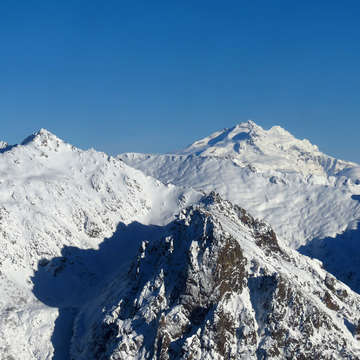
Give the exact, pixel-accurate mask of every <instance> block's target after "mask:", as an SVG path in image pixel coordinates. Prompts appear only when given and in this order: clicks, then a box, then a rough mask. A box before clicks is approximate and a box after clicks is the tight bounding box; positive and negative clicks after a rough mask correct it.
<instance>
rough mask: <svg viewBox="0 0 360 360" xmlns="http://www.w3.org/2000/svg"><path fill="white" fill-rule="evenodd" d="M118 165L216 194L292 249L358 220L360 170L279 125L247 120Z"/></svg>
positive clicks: (133, 156) (130, 155)
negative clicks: (268, 226) (268, 227)
mask: <svg viewBox="0 0 360 360" xmlns="http://www.w3.org/2000/svg"><path fill="white" fill-rule="evenodd" d="M119 158H120V159H122V160H123V161H125V162H126V163H127V164H129V165H131V166H133V167H135V168H138V169H140V170H142V171H144V172H145V173H146V174H148V175H151V176H153V177H155V178H157V179H159V180H160V181H162V182H164V183H173V184H176V185H181V186H187V187H192V188H194V189H197V190H204V191H206V192H209V191H212V190H215V191H217V192H219V193H220V194H221V195H222V196H224V198H226V199H228V200H230V201H232V202H234V203H236V204H239V205H240V206H242V207H244V208H245V209H247V210H249V211H250V212H251V213H252V214H254V215H255V216H256V217H259V218H263V219H265V220H266V221H267V222H269V223H270V224H271V225H272V226H273V227H274V229H275V231H276V233H277V234H278V235H279V236H280V237H281V238H282V239H283V240H284V241H285V242H286V243H287V244H288V245H289V246H291V247H292V248H298V247H299V246H302V245H306V244H307V243H308V242H309V241H311V240H312V239H314V238H324V237H329V236H336V235H337V234H339V233H342V232H343V231H345V230H346V228H347V227H348V224H349V223H350V222H353V221H356V220H358V219H360V202H359V201H358V199H357V198H356V195H358V194H360V166H359V165H357V164H355V163H352V162H346V161H342V160H337V159H335V158H333V157H331V156H328V155H326V154H323V153H322V152H320V151H319V149H318V147H317V146H315V145H312V144H311V143H310V142H309V141H308V140H298V139H296V138H295V137H294V136H292V135H291V134H290V133H289V132H287V131H286V130H284V129H282V128H281V127H279V126H274V127H272V128H271V129H270V130H264V129H263V128H261V127H260V126H258V125H256V124H255V123H254V122H252V121H248V122H245V123H241V124H239V125H237V126H235V127H233V128H230V129H224V130H222V131H218V132H216V133H214V134H212V135H210V136H209V137H206V138H204V139H201V140H199V141H196V142H195V143H194V144H192V145H190V146H188V147H187V148H186V149H185V150H182V151H177V152H176V153H175V154H165V155H150V154H136V153H127V154H122V155H119ZM354 195H355V197H354Z"/></svg>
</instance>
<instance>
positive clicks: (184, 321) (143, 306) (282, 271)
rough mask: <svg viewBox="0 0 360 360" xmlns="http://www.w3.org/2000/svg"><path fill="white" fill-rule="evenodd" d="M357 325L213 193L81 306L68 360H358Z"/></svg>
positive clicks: (336, 291) (309, 271)
mask: <svg viewBox="0 0 360 360" xmlns="http://www.w3.org/2000/svg"><path fill="white" fill-rule="evenodd" d="M144 240H145V239H144ZM359 318H360V297H359V295H357V294H356V293H354V292H352V291H351V290H350V289H349V288H348V287H347V286H345V285H344V284H343V283H341V282H339V281H337V280H336V279H335V278H334V277H333V276H332V275H330V274H329V273H327V272H326V271H324V270H323V269H322V267H321V263H320V262H319V261H315V260H311V259H310V258H307V257H304V256H302V255H300V254H298V253H297V252H296V251H294V250H290V249H288V248H287V247H285V246H284V245H283V244H281V243H280V242H279V240H278V239H277V237H276V235H275V233H274V231H273V230H272V229H271V227H270V226H269V225H267V224H266V223H264V222H262V221H259V220H256V219H254V218H253V217H252V216H250V215H249V214H248V213H247V212H246V211H245V210H243V209H242V208H240V207H238V206H237V205H232V204H231V203H230V202H228V201H225V200H222V199H221V198H220V196H219V195H217V194H215V193H211V194H210V195H209V196H205V197H204V198H203V199H202V200H201V201H200V203H199V204H197V205H193V206H191V207H189V208H187V209H185V210H183V211H181V212H180V214H179V216H178V218H177V219H176V220H175V221H173V222H171V223H169V224H168V225H167V226H166V227H164V235H163V236H162V237H161V238H159V239H158V240H156V241H152V242H147V241H144V242H143V243H142V246H141V247H140V250H139V254H138V257H137V259H136V260H135V261H134V262H133V265H132V267H131V268H130V270H129V272H128V273H127V274H125V275H119V276H117V277H116V278H115V279H114V280H113V282H112V283H110V285H109V286H108V287H107V288H106V289H105V290H104V291H103V294H102V295H101V296H99V297H98V298H97V299H95V300H93V301H92V302H90V303H89V304H87V305H86V306H85V307H84V308H83V310H82V311H81V312H80V314H79V315H78V316H77V319H76V322H75V327H74V336H73V339H72V359H76V360H81V359H83V360H85V359H86V360H90V359H111V360H115V359H161V360H165V359H169V360H170V359H189V360H190V359H192V360H194V359H198V360H200V359H201V360H202V359H358V358H360V357H359V356H360V352H359V350H360V348H359V343H358V340H357V336H358V333H359V326H358V324H359Z"/></svg>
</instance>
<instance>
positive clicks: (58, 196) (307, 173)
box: [0, 121, 360, 360]
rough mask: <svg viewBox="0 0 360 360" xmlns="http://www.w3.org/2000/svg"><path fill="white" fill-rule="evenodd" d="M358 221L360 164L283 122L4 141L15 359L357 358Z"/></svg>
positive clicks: (0, 267)
mask: <svg viewBox="0 0 360 360" xmlns="http://www.w3.org/2000/svg"><path fill="white" fill-rule="evenodd" d="M213 190H215V191H216V192H217V193H219V194H220V195H221V197H222V198H224V199H225V200H223V199H222V198H221V197H220V196H218V195H215V193H213V194H212V195H211V196H210V197H207V196H205V197H204V194H206V193H210V192H211V191H213ZM206 199H207V200H206ZM226 200H229V201H230V202H228V201H226ZM236 204H238V205H239V206H241V207H242V208H244V209H246V210H247V211H249V213H250V214H252V215H253V216H255V217H256V218H259V219H265V221H266V223H268V224H270V225H271V227H270V225H267V224H265V223H263V222H262V221H259V220H256V219H255V218H252V217H251V216H250V215H246V216H245V214H247V213H246V212H245V210H244V213H242V211H243V210H239V209H240V208H239V207H238V206H237V205H236ZM239 214H240V215H241V214H242V216H240V215H239ZM239 216H240V217H239ZM359 222H360V166H359V165H357V164H354V163H351V162H346V161H342V160H337V159H335V158H332V157H330V156H327V155H325V154H323V153H321V152H320V151H319V149H318V148H317V147H316V146H314V145H312V144H311V143H310V142H309V141H307V140H298V139H296V138H294V137H293V136H292V135H291V134H290V133H288V132H287V131H286V130H284V129H282V128H280V127H277V126H276V127H273V128H271V129H270V130H264V129H262V128H261V127H259V126H258V125H256V124H255V123H253V122H251V121H249V122H246V123H241V124H239V125H237V126H235V127H233V128H231V129H225V130H222V131H219V132H216V133H214V134H212V135H210V136H209V137H206V138H204V139H202V140H199V141H197V142H195V143H194V144H192V145H190V146H188V147H187V148H186V149H184V150H181V151H177V152H175V153H174V154H164V155H150V154H134V153H128V154H121V155H119V156H117V157H112V156H108V155H107V154H104V153H101V152H97V151H95V150H93V149H90V150H87V151H84V150H80V149H78V148H75V147H74V146H72V145H70V144H67V143H66V142H64V141H62V140H61V139H59V138H57V137H56V136H55V135H54V134H51V133H50V132H48V131H47V130H44V129H42V130H40V131H38V132H36V133H34V134H33V135H31V136H30V137H28V138H27V139H25V140H24V141H23V142H22V143H21V144H20V145H9V144H7V143H6V142H4V141H1V142H0V245H1V246H0V359H1V360H2V359H4V360H5V359H6V360H14V359H16V360H17V359H21V360H30V359H36V360H45V359H54V360H68V359H76V360H78V359H91V358H92V357H91V356H95V355H94V352H93V350H94V349H95V348H96V349H97V350H96V351H98V352H97V354H98V357H94V358H97V359H132V358H133V359H142V358H143V359H147V358H151V357H149V356H153V355H154V354H155V355H154V356H155V358H159V359H160V358H161V359H167V356H168V355H167V354H168V351H170V350H171V351H175V353H174V354H178V355H176V356H177V357H176V356H175V355H174V356H175V358H181V355H179V354H180V353H181V352H182V351H185V352H187V353H188V354H190V353H192V354H195V355H194V356H195V357H194V358H195V359H210V358H218V359H225V358H226V359H227V358H229V356H230V358H231V356H235V358H244V359H248V358H257V357H258V356H260V355H261V354H267V355H268V356H269V358H274V359H275V358H279V359H280V358H284V357H285V356H292V357H291V358H296V357H295V355H294V354H306V355H307V356H316V358H321V356H324V358H334V359H338V358H339V359H340V358H347V359H357V358H359V356H360V355H359V344H358V341H357V336H359V333H360V330H359V328H360V327H359V319H360V313H359V304H360V302H359V295H358V294H357V293H356V292H358V293H359V292H360V272H359V269H360V251H359V247H358V241H359V240H360V229H359ZM174 227H175V228H174ZM272 228H273V229H274V231H275V233H276V234H277V237H276V236H275V233H274V232H273V231H272ZM174 229H181V231H180V230H179V231H180V232H179V231H178V230H176V231H175V230H174ZM211 229H215V230H214V231H212V230H211ZM174 231H175V232H174ZM199 231H200V232H199ZM201 234H202V235H204V234H205V235H204V236H205V238H206V239H207V240H206V239H205V238H203V237H202V235H201ZM259 234H260V235H261V234H262V235H261V236H263V235H264V234H265V235H266V234H268V235H269V234H270V235H269V236H270V237H268V235H266V236H265V235H264V236H265V240H264V242H263V243H258V241H259V236H260V235H259ZM271 234H274V236H272V235H271ZM261 236H260V238H261ZM181 239H182V240H181ZM204 239H205V240H206V241H205V242H204V241H203V240H204ZM226 239H228V240H229V241H230V239H231V241H230V245H231V249H233V250H234V249H235V250H234V251H235V252H234V253H233V250H230V248H228V246H230V245H229V244H228V242H227V240H226ZM274 239H275V240H274ZM225 240H226V241H225ZM181 241H185V242H184V243H182V242H181ZM224 241H225V242H224ZM239 247H240V249H241V251H240V250H239ZM139 249H140V250H139ZM149 249H150V250H151V251H150V250H149ZM296 249H298V250H299V251H300V252H301V253H303V254H306V255H308V256H310V257H314V258H317V259H319V260H321V261H319V260H311V259H310V258H307V257H304V256H303V255H300V254H299V253H298V252H297V251H296ZM209 251H210V253H209ZM239 251H240V252H239ZM279 251H280V252H279ZM240 253H241V256H240ZM238 255H239V256H238ZM141 259H143V260H141ZM228 260H229V261H230V260H231V261H230V262H232V264H228ZM131 264H132V265H131ZM134 264H138V267H136V266H137V265H136V266H135V265H134ZM219 264H220V265H221V264H222V265H221V266H224V269H225V270H224V273H222V272H221V271H220V270H219V266H220V265H219ZM226 264H227V265H226ZM322 264H323V265H322ZM230 265H231V266H230ZM131 266H132V267H131ZM134 266H135V268H134ZM130 267H131V269H132V270H131V271H130V273H129V272H128V270H129V268H130ZM189 269H190V270H191V271H190V270H189ZM326 270H327V271H330V273H331V274H330V273H327V272H326ZM134 271H135V273H134ZM219 271H220V273H221V274H222V275H221V279H219V278H218V277H217V275H216V273H218V272H219ZM220 273H219V274H220ZM139 274H141V276H140V275H139ZM169 274H172V275H169ZM186 274H187V275H186ZM241 274H242V275H241ZM188 275H189V276H188ZM190 275H191V276H190ZM240 275H241V276H240ZM334 275H335V277H336V278H337V279H335V278H334ZM129 276H130V277H129ZM138 276H140V277H138ZM338 280H341V281H343V282H344V283H346V284H347V285H345V284H343V283H341V282H340V281H338ZM181 281H185V283H186V284H187V285H186V286H185V288H182V289H178V290H179V291H175V290H174V291H175V293H173V292H172V291H173V290H171V289H174V286H175V285H176V284H179V283H181ZM228 283H231V286H232V287H234V289H233V290H234V291H225V290H226V289H227V287H226V286H225V285H224V284H228ZM191 284H196V285H194V286H193V285H191ZM206 284H208V285H206ZM224 286H225V288H224ZM348 286H349V287H348ZM175 288H176V286H175ZM131 289H133V291H130V290H131ZM196 289H197V290H196ZM199 289H202V290H201V291H200V294H199V293H198V290H199ZM203 290H204V291H203ZM352 290H354V291H355V292H353V291H352ZM129 291H130V292H129ZM184 291H185V292H184ZM202 291H203V294H201V292H202ZM284 291H285V293H284ZM226 293H228V294H227V295H226ZM344 294H346V295H344ZM159 296H160V297H161V298H163V299H164V301H160V298H159ZM279 296H280V298H279ZM207 298H208V300H206V299H207ZM184 299H185V300H184ZM186 299H188V300H189V302H187V300H186ZM261 299H264V300H261ZM291 299H293V300H294V299H296V301H295V303H291V301H292V300H291ZM159 301H160V302H159ZM196 304H198V305H199V304H200V305H201V306H200V305H199V306H200V308H197V307H196V306H197V305H196ZM134 309H136V311H135V312H132V311H134ZM269 309H270V310H269ZM225 313H226V314H227V315H226V316H223V314H225ZM296 314H298V315H299V314H302V315H301V316H303V317H302V318H301V319H302V320H301V321H302V322H300V323H296V322H295V323H294V319H296ZM279 316H281V321H280V323H279V324H280V325H281V326H280V325H279V326H280V327H279V328H277V327H276V326H275V324H276V323H277V320H276V319H277V318H278V317H279ZM162 318H164V319H165V320H166V322H165V323H163V322H161V321H160V320H161V319H162ZM224 319H225V320H224ZM226 319H227V320H226ZM229 319H230V320H229ZM269 319H270V320H269ZM152 321H153V322H152ZM207 321H208V323H207ZM242 321H245V325H246V326H245V325H244V327H241V326H242V325H241V324H242ZM150 323H151V326H150V327H148V325H145V324H150ZM109 324H110V325H109ZM167 324H168V325H167ZM182 326H185V327H186V329H187V331H189V332H186V333H184V329H185V327H184V328H182ZM106 329H108V331H109V332H108V333H107V332H106V331H107V330H106ZM109 329H110V330H109ZM219 329H220V330H219ZM234 329H235V330H236V331H235V330H234ZM285 329H287V330H286V331H285ZM301 329H303V330H304V329H305V330H306V331H305V332H304V334H307V338H308V340H306V339H305V336H304V335H302V330H301ZM218 330H219V331H220V332H219V331H218ZM233 330H234V331H235V332H234V331H233ZM278 331H280V333H279V332H278ZM284 331H285V332H284ZM116 334H117V335H116ZM241 334H242V335H241ZM269 334H270V335H269ZM145 335H146V339H145ZM147 336H150V339H153V340H154V342H152V343H151V341H150V342H148V340H147V339H148V337H147ZM121 339H122V340H121ZM144 339H145V340H144ZM164 339H165V340H164ZM294 339H300V340H299V344H298V345H296V344H295V342H294V341H295V340H294ZM334 339H336V341H333V340H334ZM324 343H328V344H330V343H331V344H330V345H329V346H328V347H324V346H323V344H324ZM123 344H124V345H123ZM154 344H156V348H153V346H154ZM282 344H283V345H282ZM312 347H313V350H314V352H313V353H311V352H309V351H308V350H309V348H312ZM214 348H216V349H217V350H216V353H212V352H211V351H210V350H209V349H214ZM70 349H71V352H72V354H73V357H72V358H71V357H70ZM134 349H137V350H134ZM296 349H297V350H296ZM295 350H296V351H297V352H296V351H295ZM179 351H180V353H179ZM294 351H295V352H294ZM89 354H92V355H89ZM151 354H152V355H151ZM196 354H197V355H196ZM234 354H235V355H234ZM179 356H180V357H179ZM296 356H297V355H296ZM326 356H328V357H326ZM331 356H333V357H331ZM308 358H309V357H308Z"/></svg>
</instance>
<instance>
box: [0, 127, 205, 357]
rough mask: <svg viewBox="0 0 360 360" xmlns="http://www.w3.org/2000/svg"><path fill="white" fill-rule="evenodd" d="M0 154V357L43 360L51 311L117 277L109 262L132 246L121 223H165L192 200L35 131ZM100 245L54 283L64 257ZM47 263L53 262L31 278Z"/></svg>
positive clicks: (193, 195) (49, 345)
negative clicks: (102, 246)
mask: <svg viewBox="0 0 360 360" xmlns="http://www.w3.org/2000/svg"><path fill="white" fill-rule="evenodd" d="M0 147H1V149H0V294H1V296H0V358H1V359H21V360H27V359H29V360H30V359H51V358H52V352H53V342H52V341H51V337H52V336H53V330H54V323H55V321H56V319H57V317H58V314H59V311H60V312H61V311H62V309H63V308H64V307H66V308H71V309H73V308H76V307H78V306H79V304H82V303H83V302H84V301H85V300H86V298H87V296H88V295H89V292H91V291H95V290H96V287H97V286H98V285H99V284H101V283H102V281H104V279H106V276H110V274H111V272H112V271H113V270H114V269H115V270H116V271H118V266H119V264H118V262H117V261H122V262H126V261H130V259H131V258H132V254H133V253H134V252H135V253H136V251H137V248H138V242H139V241H140V239H136V238H130V237H128V238H126V239H125V238H123V237H122V232H121V226H126V225H127V224H129V223H133V222H134V221H138V222H141V223H143V224H158V225H161V224H163V223H166V222H167V221H169V219H171V218H172V216H173V214H174V213H176V212H178V211H179V208H182V207H183V206H186V205H188V204H190V203H192V202H193V201H195V200H196V199H197V198H199V197H200V194H198V193H197V192H195V191H192V190H185V189H181V188H178V187H176V186H174V185H163V184H162V183H160V182H159V181H158V180H155V179H153V178H150V177H148V176H146V175H144V174H143V173H142V172H140V171H138V170H135V169H133V168H131V167H129V166H127V165H126V164H125V163H124V162H122V161H121V160H119V159H115V158H113V157H110V156H108V155H106V154H104V153H100V152H96V151H94V150H88V151H82V150H79V149H77V148H75V147H73V146H71V145H70V144H67V143H65V142H63V141H62V140H60V139H59V138H57V137H56V136H55V135H53V134H51V133H50V132H48V131H46V130H44V129H42V130H40V131H39V132H37V133H35V134H34V135H32V136H30V137H28V138H27V139H26V140H24V141H23V142H22V144H20V145H16V146H10V145H8V144H7V143H4V142H2V143H1V144H0ZM104 239H108V242H110V244H111V246H107V247H105V250H106V252H104V251H103V255H102V256H103V258H102V260H101V261H100V260H99V259H97V260H96V261H97V262H99V264H96V263H94V261H90V262H89V261H88V262H87V263H84V262H83V263H79V262H78V261H77V260H75V263H76V266H75V265H74V266H73V267H71V269H72V271H73V274H72V277H69V278H67V282H64V281H62V277H61V276H59V274H60V273H61V272H62V271H63V269H64V268H66V266H68V265H69V264H66V263H65V262H64V258H65V257H64V252H66V254H67V256H68V257H69V256H70V255H71V254H74V253H76V254H77V255H76V256H79V254H78V252H79V249H94V250H92V251H95V252H96V251H97V250H96V249H98V247H99V245H100V244H101V243H103V241H104ZM110 240H111V241H110ZM141 240H143V239H141ZM89 251H90V250H89ZM73 256H75V255H73ZM54 257H60V260H59V262H58V264H57V265H56V266H55V265H54V263H53V268H52V269H51V270H49V268H47V269H48V270H49V273H48V274H44V273H42V278H39V277H34V272H35V271H37V270H38V269H39V268H41V267H42V266H45V264H46V263H47V262H48V261H50V260H51V259H52V258H54ZM80 260H81V258H80ZM39 264H40V265H39ZM89 274H90V275H91V276H90V275H89ZM50 275H51V276H50ZM53 275H56V279H59V280H57V281H55V280H54V279H55V278H54V277H53ZM48 278H50V279H51V280H50V281H48V280H49V279H48ZM101 286H102V285H101ZM34 293H35V295H36V296H34ZM37 298H38V299H40V300H41V302H40V301H39V300H38V299H37ZM70 330H71V329H70ZM57 341H59V342H62V341H65V340H64V339H62V338H61V336H60V337H59V339H58V340H57ZM57 358H58V359H63V357H62V356H61V354H58V357H57Z"/></svg>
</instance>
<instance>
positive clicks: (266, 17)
mask: <svg viewBox="0 0 360 360" xmlns="http://www.w3.org/2000/svg"><path fill="white" fill-rule="evenodd" d="M359 19H360V3H359V2H358V1H346V2H341V1H332V0H329V1H317V0H314V1H307V0H305V1H288V0H286V1H285V0H284V1H278V0H274V1H265V0H263V1H258V0H252V1H222V2H220V1H177V0H176V1H127V0H124V1H121V0H119V1H113V0H108V1H82V0H74V1H52V0H49V1H45V0H42V1H24V0H19V1H12V0H3V1H1V2H0V41H1V42H0V44H1V48H0V69H1V79H0V121H1V122H0V124H1V126H0V131H1V132H0V139H2V140H6V141H8V142H10V143H17V142H20V141H21V140H22V139H23V138H24V137H26V136H27V135H29V134H30V133H32V132H34V131H36V130H37V129H39V128H41V127H44V128H47V129H49V130H50V131H52V132H54V133H55V134H57V135H58V136H59V137H61V138H63V139H65V140H66V141H68V142H71V143H73V144H74V145H76V146H80V147H82V148H88V147H95V148H96V149H98V150H103V151H106V152H108V153H111V154H116V153H120V152H125V151H137V152H167V151H171V150H175V149H178V148H183V147H185V146H186V145H188V144H189V143H191V142H193V141H194V140H196V139H198V138H201V137H204V136H207V135H209V134H210V133H211V132H213V131H216V130H219V129H221V128H224V127H231V126H233V125H235V124H236V123H238V122H241V121H246V120H248V119H252V120H254V121H255V122H256V123H258V124H259V125H261V126H263V127H264V128H269V127H271V126H272V125H280V126H282V127H284V128H286V129H287V130H289V131H290V132H291V133H293V134H294V135H295V136H296V137H299V138H304V137H305V138H308V139H309V140H310V141H311V142H313V143H315V144H317V145H319V147H320V150H322V151H324V152H326V153H328V154H330V155H333V156H336V157H339V158H344V159H347V160H353V161H356V162H359V163H360V151H359V134H360V121H359V119H360V116H359V115H360V103H359V95H360V91H359V90H360V71H359V66H360V65H359V64H360V41H359V39H360V25H359Z"/></svg>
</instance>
